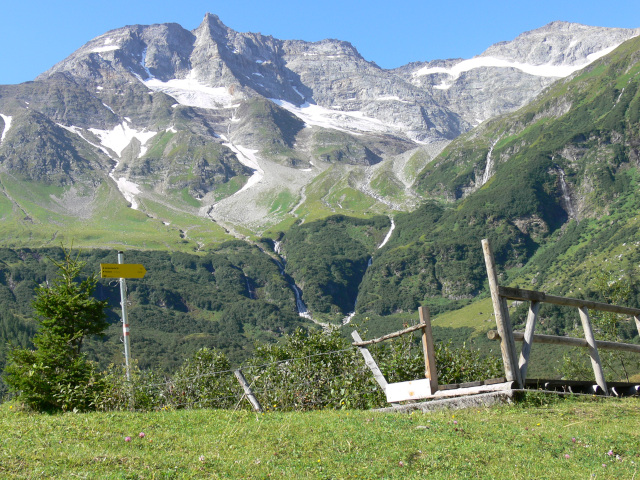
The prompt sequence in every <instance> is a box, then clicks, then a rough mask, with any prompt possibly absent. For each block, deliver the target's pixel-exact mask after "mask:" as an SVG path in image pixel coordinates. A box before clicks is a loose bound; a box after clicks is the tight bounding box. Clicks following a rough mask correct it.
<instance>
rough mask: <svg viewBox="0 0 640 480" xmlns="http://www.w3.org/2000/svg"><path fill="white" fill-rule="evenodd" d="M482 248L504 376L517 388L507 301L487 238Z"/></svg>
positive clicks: (521, 384)
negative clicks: (500, 288)
mask: <svg viewBox="0 0 640 480" xmlns="http://www.w3.org/2000/svg"><path fill="white" fill-rule="evenodd" d="M482 250H483V252H484V261H485V264H486V267H487V277H488V278H489V289H490V290H491V301H492V302H493V311H494V314H495V317H496V326H497V328H498V333H499V334H500V337H501V340H500V350H501V352H502V361H503V363H504V373H505V377H506V378H507V381H509V382H515V384H516V385H517V386H518V388H523V382H522V378H521V377H520V369H519V368H518V363H517V362H516V344H515V342H514V340H513V332H512V329H511V321H510V319H509V310H508V308H507V301H506V300H505V299H504V298H502V297H501V296H500V294H499V293H498V274H497V272H496V265H495V260H494V258H493V251H492V250H491V245H490V244H489V240H487V239H483V240H482Z"/></svg>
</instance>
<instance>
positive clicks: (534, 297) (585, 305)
mask: <svg viewBox="0 0 640 480" xmlns="http://www.w3.org/2000/svg"><path fill="white" fill-rule="evenodd" d="M482 249H483V252H484V259H485V264H486V267H487V276H488V277H489V288H490V290H491V300H492V302H493V310H494V314H495V318H496V326H497V332H495V331H491V332H489V338H492V339H496V340H498V339H499V340H500V350H501V352H502V360H503V362H504V371H505V377H506V378H507V380H508V381H513V382H514V383H515V384H516V385H518V387H519V388H524V386H525V384H526V379H527V368H528V366H529V358H530V355H531V345H532V343H533V342H540V343H553V344H557V345H567V346H579V347H585V348H588V350H589V356H590V358H591V365H592V367H593V372H594V375H595V380H596V383H597V385H598V387H599V388H600V389H601V390H602V392H603V393H604V394H605V395H608V393H609V391H608V389H607V382H606V381H605V378H604V372H603V369H602V362H601V361H600V355H599V354H598V348H601V349H613V350H622V351H627V352H635V353H640V345H633V344H627V343H618V342H604V341H598V340H596V339H595V338H594V335H593V328H592V326H591V321H590V319H589V312H588V311H589V310H598V311H603V312H612V313H618V314H622V315H629V316H632V317H634V319H635V323H636V327H637V329H638V333H639V334H640V309H637V308H629V307H623V306H619V305H609V304H606V303H599V302H593V301H590V300H582V299H576V298H567V297H557V296H554V295H547V294H546V293H544V292H537V291H532V290H523V289H520V288H509V287H503V286H500V285H499V284H498V275H497V272H496V267H495V261H494V257H493V252H492V250H491V245H490V244H489V241H488V240H486V239H485V240H482ZM507 300H518V301H528V302H530V303H529V313H528V316H527V322H526V326H525V331H524V332H513V331H512V328H511V321H510V319H509V309H508V305H507ZM542 303H551V304H554V305H564V306H569V307H574V308H577V309H578V314H579V315H580V321H581V323H582V328H583V330H584V336H585V338H584V339H582V338H571V337H560V336H554V335H536V334H535V333H534V331H535V327H536V322H537V320H538V312H539V310H540V306H541V304H542ZM516 340H517V341H522V342H523V345H522V351H521V353H520V357H519V359H518V361H516V347H515V342H516ZM637 390H638V388H637V387H636V391H637Z"/></svg>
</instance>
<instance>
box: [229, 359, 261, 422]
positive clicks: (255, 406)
mask: <svg viewBox="0 0 640 480" xmlns="http://www.w3.org/2000/svg"><path fill="white" fill-rule="evenodd" d="M233 374H234V375H235V376H236V378H237V379H238V381H239V382H240V385H242V388H243V389H244V394H245V396H246V397H247V398H248V399H249V401H250V402H251V405H252V406H253V409H254V410H255V411H256V412H260V413H262V405H260V402H259V401H258V399H257V398H256V397H255V395H254V394H253V391H252V390H251V386H250V385H249V382H247V379H246V378H244V375H243V374H242V370H240V369H237V370H235V371H234V372H233ZM240 400H242V399H240Z"/></svg>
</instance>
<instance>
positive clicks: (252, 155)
mask: <svg viewBox="0 0 640 480" xmlns="http://www.w3.org/2000/svg"><path fill="white" fill-rule="evenodd" d="M220 138H222V139H223V140H224V141H225V143H223V145H224V146H226V147H228V148H229V149H230V150H231V151H232V152H233V153H235V154H236V158H237V159H238V161H239V162H240V163H241V164H243V165H244V166H245V167H249V168H251V169H252V170H253V175H251V177H250V178H249V180H247V183H245V184H244V185H243V187H242V188H241V189H240V190H238V191H237V192H236V193H234V195H237V194H239V193H240V192H244V191H245V190H249V189H250V188H251V187H253V186H255V185H257V184H258V183H259V182H260V180H262V178H263V177H264V170H263V169H262V168H260V164H259V163H258V158H257V157H256V153H257V152H258V150H252V149H250V148H246V147H242V146H240V145H234V144H232V143H231V142H229V140H228V139H227V137H225V136H224V135H220Z"/></svg>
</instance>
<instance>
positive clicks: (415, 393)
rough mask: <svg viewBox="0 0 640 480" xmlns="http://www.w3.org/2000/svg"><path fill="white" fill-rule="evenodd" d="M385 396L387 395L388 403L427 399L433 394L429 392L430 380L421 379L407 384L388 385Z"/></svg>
mask: <svg viewBox="0 0 640 480" xmlns="http://www.w3.org/2000/svg"><path fill="white" fill-rule="evenodd" d="M385 394H386V395H387V402H389V403H393V402H404V401H407V400H421V399H424V398H428V397H430V396H431V395H432V394H433V392H432V391H431V380H430V379H428V378H422V379H420V380H411V381H409V382H397V383H389V384H388V385H387V389H386V391H385Z"/></svg>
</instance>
